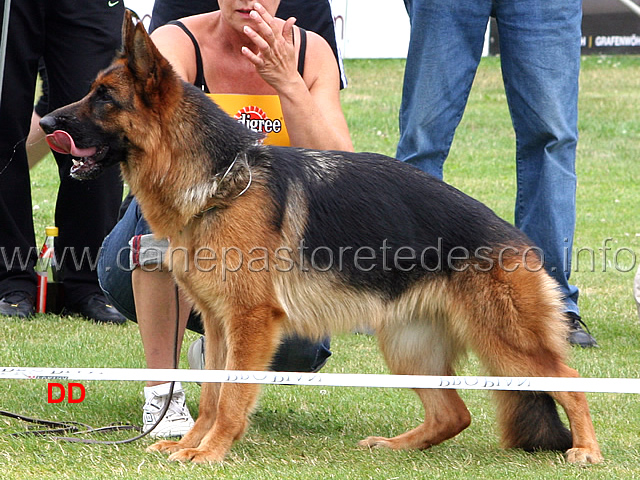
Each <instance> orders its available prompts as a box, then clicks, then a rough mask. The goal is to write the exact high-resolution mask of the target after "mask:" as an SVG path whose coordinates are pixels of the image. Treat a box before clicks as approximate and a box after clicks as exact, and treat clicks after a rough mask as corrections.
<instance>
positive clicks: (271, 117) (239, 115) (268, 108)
mask: <svg viewBox="0 0 640 480" xmlns="http://www.w3.org/2000/svg"><path fill="white" fill-rule="evenodd" d="M207 96H208V97H209V98H211V99H212V100H213V101H214V102H216V103H217V104H218V106H219V107H220V108H221V109H222V110H224V111H225V112H227V113H228V114H229V115H230V116H231V117H233V118H235V119H236V120H237V121H238V122H240V123H242V124H243V125H244V126H245V127H247V128H250V129H251V130H253V131H255V132H258V133H262V134H264V135H266V137H265V139H264V143H266V144H267V145H280V146H285V147H288V146H289V145H291V142H290V141H289V134H288V133H287V127H286V125H285V124H284V116H283V115H282V105H280V97H278V95H241V94H232V93H208V94H207Z"/></svg>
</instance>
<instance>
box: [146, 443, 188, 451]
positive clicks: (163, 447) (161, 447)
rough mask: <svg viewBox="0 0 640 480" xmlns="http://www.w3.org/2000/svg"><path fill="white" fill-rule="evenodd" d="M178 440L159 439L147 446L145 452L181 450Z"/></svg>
mask: <svg viewBox="0 0 640 480" xmlns="http://www.w3.org/2000/svg"><path fill="white" fill-rule="evenodd" d="M181 449H182V447H181V446H180V443H179V442H175V441H172V440H161V441H159V442H156V443H154V444H153V445H150V446H148V447H147V452H165V453H175V452H177V451H179V450H181Z"/></svg>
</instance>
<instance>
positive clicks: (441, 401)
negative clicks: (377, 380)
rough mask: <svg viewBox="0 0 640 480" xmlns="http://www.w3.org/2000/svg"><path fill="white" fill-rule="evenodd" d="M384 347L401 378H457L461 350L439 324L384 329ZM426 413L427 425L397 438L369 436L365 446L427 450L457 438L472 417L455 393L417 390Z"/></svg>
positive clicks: (418, 324) (381, 333)
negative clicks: (457, 358)
mask: <svg viewBox="0 0 640 480" xmlns="http://www.w3.org/2000/svg"><path fill="white" fill-rule="evenodd" d="M378 337H379V341H380V348H381V349H382V352H383V354H384V356H385V359H386V361H387V365H388V366H389V368H390V369H391V371H392V373H394V374H399V375H453V374H454V373H453V364H454V362H455V360H456V357H457V353H458V351H459V348H458V345H457V344H456V342H455V341H454V340H453V339H452V338H450V337H448V336H447V335H446V334H445V330H444V329H443V328H442V327H440V326H438V325H435V324H432V325H428V324H426V323H418V322H416V323H411V324H408V325H402V326H392V327H383V328H381V329H380V332H379V335H378ZM414 391H415V392H416V393H417V394H418V396H419V397H420V400H421V401H422V405H423V407H424V411H425V419H424V422H423V423H422V424H421V425H420V426H418V427H416V428H414V429H412V430H409V431H408V432H405V433H403V434H401V435H398V436H396V437H393V438H385V437H368V438H366V439H364V440H362V441H360V442H359V445H360V446H365V447H387V448H391V449H393V450H400V449H425V448H429V447H431V446H433V445H437V444H439V443H441V442H443V441H444V440H447V439H449V438H452V437H454V436H455V435H457V434H458V433H460V432H461V431H462V430H464V429H465V428H467V427H468V426H469V424H470V423H471V416H470V414H469V411H468V410H467V407H466V406H465V404H464V402H463V401H462V399H461V398H460V396H459V395H458V394H457V392H456V391H455V390H450V389H442V390H436V389H415V390H414Z"/></svg>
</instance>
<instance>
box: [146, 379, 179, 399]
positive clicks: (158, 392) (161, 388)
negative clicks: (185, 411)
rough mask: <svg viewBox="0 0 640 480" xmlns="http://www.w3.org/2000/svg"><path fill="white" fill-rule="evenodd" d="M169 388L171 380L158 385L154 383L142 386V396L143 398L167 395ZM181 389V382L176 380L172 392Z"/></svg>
mask: <svg viewBox="0 0 640 480" xmlns="http://www.w3.org/2000/svg"><path fill="white" fill-rule="evenodd" d="M170 389H171V382H167V383H161V384H160V385H154V386H153V387H144V398H145V400H147V399H149V398H151V397H153V396H156V397H164V396H167V395H169V390H170ZM180 391H182V383H181V382H176V384H175V386H174V387H173V393H176V392H180Z"/></svg>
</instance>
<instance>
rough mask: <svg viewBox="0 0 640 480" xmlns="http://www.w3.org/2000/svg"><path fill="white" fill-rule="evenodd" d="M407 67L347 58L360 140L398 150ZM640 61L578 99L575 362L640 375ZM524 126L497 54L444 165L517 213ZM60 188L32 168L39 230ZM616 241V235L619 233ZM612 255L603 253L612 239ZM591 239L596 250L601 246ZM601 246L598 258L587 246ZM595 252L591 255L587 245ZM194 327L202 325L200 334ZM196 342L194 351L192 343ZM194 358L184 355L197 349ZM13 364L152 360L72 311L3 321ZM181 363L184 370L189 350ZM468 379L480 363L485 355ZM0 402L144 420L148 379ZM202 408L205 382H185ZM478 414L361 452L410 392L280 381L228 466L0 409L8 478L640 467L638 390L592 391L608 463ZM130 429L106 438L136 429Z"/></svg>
mask: <svg viewBox="0 0 640 480" xmlns="http://www.w3.org/2000/svg"><path fill="white" fill-rule="evenodd" d="M403 67H404V63H403V61H401V60H375V61H369V60H358V61H347V62H346V68H347V74H348V76H349V81H350V85H349V88H348V89H347V90H346V91H344V92H343V97H342V98H343V105H344V110H345V114H346V116H347V120H348V123H349V126H350V128H351V132H352V136H353V140H354V143H355V147H356V149H357V150H368V151H374V152H381V153H386V154H391V155H393V153H394V151H395V146H396V143H397V139H398V131H397V112H398V107H399V103H400V95H401V84H402V74H403ZM638 105H640V58H638V57H624V58H623V57H586V58H584V59H583V69H582V77H581V97H580V125H579V126H580V131H581V139H580V144H579V151H578V164H577V168H578V174H579V189H578V225H577V235H576V242H575V247H576V251H575V252H574V262H575V255H576V253H577V251H578V250H580V251H581V252H582V253H581V254H580V257H579V260H580V263H579V267H580V268H579V271H578V272H575V273H574V275H573V277H572V278H573V280H574V282H575V283H576V284H577V285H578V286H579V287H580V288H581V298H580V300H581V308H582V314H583V317H584V319H585V321H586V322H587V323H588V325H589V327H590V328H591V331H592V333H593V334H594V335H595V337H596V338H597V340H598V342H599V344H600V347H601V348H599V349H593V350H581V349H573V350H572V358H571V364H572V366H574V367H576V368H577V369H578V370H579V371H580V372H581V374H582V375H583V376H585V377H635V378H637V377H638V366H639V365H640V324H639V322H638V316H637V313H636V307H635V304H634V301H633V298H632V296H631V285H632V280H633V275H634V273H635V267H636V266H637V265H636V264H637V262H638V261H640V259H639V258H635V257H636V255H637V254H638V252H640V245H639V242H640V224H639V222H638V218H637V217H636V215H638V212H637V210H636V209H637V207H638V204H639V201H640V194H639V193H638V177H639V176H640V174H639V173H638V170H636V169H635V167H634V165H636V163H635V162H636V161H637V156H638V154H640V116H639V115H638ZM513 157H514V136H513V131H512V128H511V123H510V119H509V115H508V111H507V106H506V102H505V95H504V90H503V88H502V82H501V78H500V67H499V60H498V59H496V58H488V59H484V60H483V61H482V63H481V66H480V69H479V72H478V76H477V79H476V83H475V86H474V88H473V90H472V94H471V97H470V100H469V105H468V107H467V113H466V114H465V116H464V118H463V120H462V123H461V125H460V127H459V129H458V132H457V135H456V139H455V141H454V145H453V148H452V151H451V154H450V157H449V160H448V161H447V163H446V169H445V179H446V180H447V181H449V182H450V183H452V184H453V185H455V186H456V187H458V188H460V189H462V190H463V191H465V192H467V193H469V194H471V195H472V196H474V197H476V198H478V199H480V200H482V201H483V202H485V203H487V204H488V205H489V206H490V207H491V208H493V209H494V210H495V211H496V212H497V213H498V214H499V215H501V216H503V217H504V218H506V219H508V220H512V218H513V213H512V210H513V199H514V194H515V167H514V160H513ZM56 187H57V173H56V169H55V166H54V162H53V161H52V160H51V159H47V160H45V161H44V162H43V163H42V164H40V165H39V166H38V167H37V168H36V169H35V170H34V171H33V178H32V188H33V199H34V219H35V223H36V232H38V233H39V234H40V236H39V239H38V241H39V242H41V241H42V234H43V232H44V226H45V225H47V224H50V223H52V221H53V206H54V203H55V196H56ZM607 239H610V240H607ZM605 243H606V245H607V246H608V247H611V250H608V251H605V250H603V246H604V245H605ZM589 249H590V250H589ZM591 251H592V252H593V265H592V264H591V260H592V259H591V257H590V254H589V252H591ZM584 252H587V254H588V255H585V253H584ZM193 339H195V336H193V335H191V334H189V336H188V338H187V340H186V344H187V345H188V344H189V342H190V340H193ZM332 347H333V351H334V356H333V357H332V358H331V360H330V361H329V363H328V364H327V366H326V368H325V369H324V371H325V372H349V373H384V372H386V368H385V367H384V364H383V362H382V360H381V357H380V355H379V353H378V352H377V349H376V343H375V339H374V338H373V337H370V336H366V335H340V336H337V337H335V338H334V340H333V345H332ZM185 350H186V349H185ZM185 353H186V352H185ZM0 365H2V366H58V367H62V366H64V367H144V360H143V354H142V348H141V345H140V340H139V335H138V331H137V328H136V326H135V325H134V324H132V323H129V324H127V325H124V326H105V325H94V324H91V323H89V322H86V321H84V320H81V319H79V318H75V317H69V316H63V317H58V316H53V315H41V316H37V317H36V318H34V319H33V320H29V321H18V320H13V319H2V320H1V321H0ZM181 366H182V367H183V368H186V359H185V356H184V355H183V358H182V360H181ZM459 373H461V374H469V375H475V374H481V373H482V372H481V371H480V370H479V368H478V365H477V362H476V361H475V359H474V358H473V357H472V358H470V359H469V361H468V362H466V363H465V364H464V365H462V366H461V368H460V370H459ZM0 382H1V383H0V386H1V387H2V388H1V390H0V391H1V392H2V394H1V395H0V409H3V410H8V411H11V412H16V413H21V414H24V415H29V416H35V417H39V418H45V419H50V420H58V421H77V422H82V423H86V424H89V425H92V426H94V427H98V426H104V425H107V424H111V423H121V422H125V423H134V424H140V422H141V407H142V403H143V399H142V384H140V383H135V382H84V384H85V387H86V399H85V401H84V402H83V403H80V404H67V403H63V404H48V403H47V382H46V381H45V380H25V381H17V380H1V381H0ZM186 390H187V396H188V400H189V406H190V408H191V411H192V413H194V414H196V413H197V406H198V396H199V392H200V387H198V386H197V385H194V384H188V385H186ZM461 396H462V397H463V398H464V400H465V401H466V402H467V405H468V407H469V409H470V411H471V414H472V417H473V423H472V425H471V426H470V427H469V428H468V429H467V430H465V431H464V432H463V433H461V434H460V435H459V436H457V437H456V438H454V439H452V440H450V441H447V442H445V443H444V444H442V445H439V446H437V447H434V448H432V449H430V450H427V451H424V452H389V451H384V450H374V451H369V450H361V449H358V448H357V447H356V443H357V441H358V440H359V439H361V438H363V437H365V436H367V435H370V434H380V435H395V434H398V433H401V432H402V431H404V430H406V429H408V428H411V427H413V426H416V425H417V424H418V423H419V422H420V421H421V416H422V412H421V408H420V405H419V402H418V400H417V398H415V395H414V394H413V393H412V392H409V391H398V390H388V389H366V388H345V387H343V388H320V387H286V386H285V387H282V386H267V387H265V388H264V394H263V397H262V401H261V403H260V406H259V408H258V409H257V411H256V413H255V414H254V417H253V424H252V426H251V428H250V429H249V431H248V432H247V435H246V436H245V437H244V438H243V439H242V440H241V441H239V442H238V443H237V444H236V445H235V446H234V447H233V449H232V451H231V454H230V455H229V457H228V459H227V461H225V462H224V463H223V464H221V465H216V466H201V465H191V464H176V463H169V462H167V460H166V457H165V456H164V455H161V454H147V453H145V452H144V449H145V447H146V446H147V445H149V444H150V443H151V442H152V441H151V440H149V439H146V438H145V439H143V440H140V441H138V442H136V443H133V444H128V445H121V446H117V447H114V446H95V445H79V444H70V443H64V442H56V441H53V440H51V439H48V438H40V437H24V436H23V437H9V436H8V434H9V433H13V432H20V431H24V430H25V429H26V428H27V426H26V425H25V424H23V423H22V422H19V421H15V420H11V419H8V418H4V417H0V471H1V472H2V474H1V475H0V476H2V478H7V479H24V478H60V479H62V478H73V479H80V478H95V479H103V478H104V479H118V478H126V479H128V478H136V479H170V478H171V479H173V478H185V477H189V478H194V479H200V478H203V479H204V478H212V477H217V478H246V479H252V480H253V479H281V478H301V479H318V478H344V479H361V478H372V479H396V478H397V479H405V478H446V479H480V478H491V479H513V478H518V479H529V478H531V479H533V478H536V479H538V478H545V479H547V478H553V479H555V478H594V479H596V478H597V479H621V478H625V479H634V478H640V441H639V440H640V439H639V434H640V402H639V400H640V399H639V398H638V397H637V395H635V396H634V395H624V394H589V395H588V398H589V401H590V405H591V409H592V416H593V418H594V423H595V427H596V431H597V434H598V438H599V441H600V444H601V447H602V450H603V453H604V455H605V459H606V460H605V463H604V464H602V465H598V466H589V467H580V466H574V465H567V464H566V463H565V462H564V461H563V458H562V455H561V454H559V453H537V454H527V453H524V452H522V451H517V450H515V451H514V450H502V449H500V448H499V438H498V434H497V429H496V426H495V414H494V409H493V406H492V403H491V400H490V395H489V394H488V393H487V392H479V391H464V392H462V393H461ZM125 437H126V435H125V434H117V435H113V436H108V437H107V438H110V439H115V438H118V439H121V438H125Z"/></svg>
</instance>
